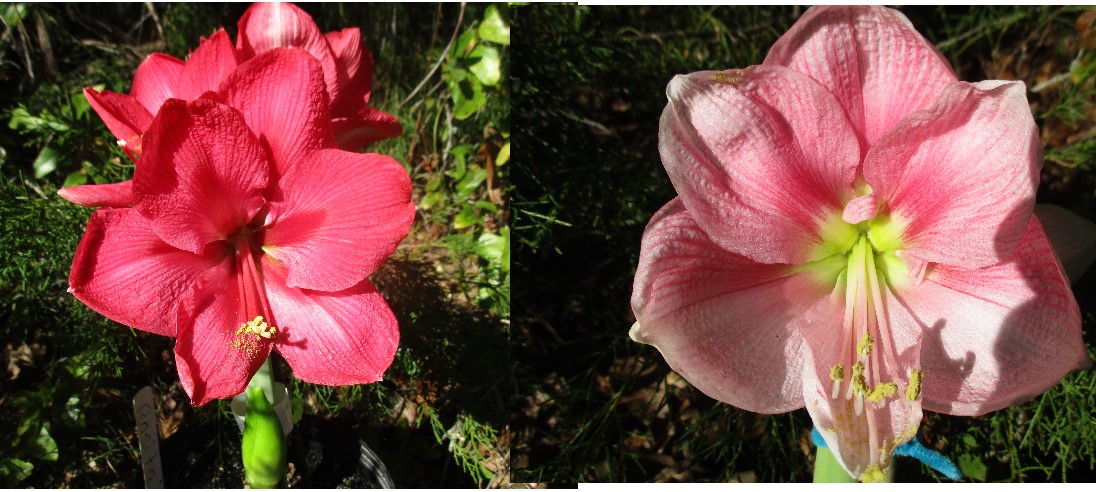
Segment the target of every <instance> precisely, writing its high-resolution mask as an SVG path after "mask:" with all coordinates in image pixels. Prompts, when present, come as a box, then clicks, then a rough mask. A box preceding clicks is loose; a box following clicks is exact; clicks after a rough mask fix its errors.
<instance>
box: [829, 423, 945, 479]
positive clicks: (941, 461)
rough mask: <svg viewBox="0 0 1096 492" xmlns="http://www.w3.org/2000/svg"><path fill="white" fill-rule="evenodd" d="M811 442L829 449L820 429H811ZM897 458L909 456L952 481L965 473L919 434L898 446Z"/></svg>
mask: <svg viewBox="0 0 1096 492" xmlns="http://www.w3.org/2000/svg"><path fill="white" fill-rule="evenodd" d="M811 441H812V442H814V445H815V446H818V447H820V448H828V446H826V441H825V440H823V439H822V434H820V433H819V432H818V429H811ZM894 455H895V456H909V457H910V458H914V459H916V460H918V461H920V462H922V463H924V464H926V465H928V467H929V468H932V469H933V470H936V471H938V472H940V473H941V474H943V475H944V476H945V477H948V478H950V479H952V480H962V479H963V473H962V472H960V471H959V467H957V466H955V463H952V462H951V460H949V459H947V457H945V456H944V455H942V454H940V453H938V452H936V451H934V450H931V449H929V448H926V447H925V445H924V444H921V433H920V432H918V433H917V434H916V435H915V436H913V439H911V440H910V441H909V442H907V443H905V444H903V445H901V446H898V448H897V449H895V450H894Z"/></svg>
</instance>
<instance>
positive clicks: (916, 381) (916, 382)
mask: <svg viewBox="0 0 1096 492" xmlns="http://www.w3.org/2000/svg"><path fill="white" fill-rule="evenodd" d="M924 376H925V373H924V372H923V371H919V370H917V369H910V385H909V386H908V387H906V399H907V400H909V401H917V397H919V396H921V378H923V377H924Z"/></svg>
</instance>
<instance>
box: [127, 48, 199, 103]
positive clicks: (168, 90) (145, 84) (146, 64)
mask: <svg viewBox="0 0 1096 492" xmlns="http://www.w3.org/2000/svg"><path fill="white" fill-rule="evenodd" d="M184 66H185V63H184V62H183V61H182V60H180V59H178V58H175V57H174V56H170V55H165V54H163V53H153V54H151V55H148V58H145V61H143V62H141V66H139V67H137V73H136V74H135V75H134V76H133V87H131V88H130V89H129V95H131V96H133V97H134V98H136V99H137V101H139V102H140V103H141V105H142V106H144V107H145V109H147V110H148V112H149V113H150V114H156V112H157V111H159V110H160V106H161V105H162V104H164V101H166V100H168V98H171V97H175V87H176V86H178V85H179V75H180V74H181V73H183V67H184Z"/></svg>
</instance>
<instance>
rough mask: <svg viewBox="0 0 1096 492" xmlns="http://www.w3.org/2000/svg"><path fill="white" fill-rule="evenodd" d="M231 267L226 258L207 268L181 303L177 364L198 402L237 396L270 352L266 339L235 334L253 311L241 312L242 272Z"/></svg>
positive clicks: (269, 344)
mask: <svg viewBox="0 0 1096 492" xmlns="http://www.w3.org/2000/svg"><path fill="white" fill-rule="evenodd" d="M233 265H234V263H233V262H231V261H225V262H223V263H222V264H221V265H219V266H218V267H217V268H216V269H213V270H210V271H209V272H207V273H206V275H204V276H203V277H202V278H201V279H199V280H198V281H196V282H195V283H194V286H193V288H192V289H191V290H190V291H189V292H188V293H187V294H186V295H185V296H184V297H183V300H182V302H181V303H180V306H179V311H178V316H179V338H178V340H177V342H176V344H175V363H176V366H177V368H178V370H179V381H180V382H182V384H183V389H185V390H186V393H187V394H188V395H190V399H191V400H192V401H193V402H194V404H195V405H197V406H201V405H205V404H206V403H208V402H210V401H212V400H216V399H219V398H231V397H233V396H235V395H238V394H240V392H242V391H243V390H244V388H246V387H247V383H248V381H250V380H251V377H252V376H253V375H254V374H255V372H256V371H258V370H259V366H261V365H262V364H263V362H264V361H265V360H266V359H267V357H268V356H269V355H270V349H271V346H272V343H271V340H270V339H267V338H263V337H260V336H258V335H255V334H253V333H247V332H245V333H237V330H238V329H239V328H240V327H241V326H242V325H243V324H244V323H246V322H248V321H250V320H252V319H254V318H255V316H256V315H257V313H244V312H241V309H240V304H241V303H240V297H241V292H240V288H239V284H238V283H237V276H238V275H239V274H240V273H239V272H236V271H235V270H234V267H233Z"/></svg>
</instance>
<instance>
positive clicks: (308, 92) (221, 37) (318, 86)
mask: <svg viewBox="0 0 1096 492" xmlns="http://www.w3.org/2000/svg"><path fill="white" fill-rule="evenodd" d="M166 58H170V57H156V56H154V57H150V58H149V60H147V61H146V62H145V64H143V65H142V66H141V68H139V69H138V70H137V76H136V77H135V79H134V84H133V87H134V90H133V91H132V92H133V93H132V94H130V95H125V94H117V93H113V92H110V91H103V92H98V93H97V92H95V91H93V90H90V89H86V90H85V91H84V94H85V95H87V97H88V101H90V102H91V104H92V107H94V108H96V109H97V111H98V112H99V114H100V115H101V116H102V117H103V121H104V122H106V124H107V127H108V128H110V129H111V132H113V133H114V135H115V136H118V137H119V138H120V139H121V140H122V141H123V142H122V145H123V146H124V147H125V148H127V149H128V150H130V151H132V152H141V151H142V147H144V144H143V139H142V137H141V134H143V133H144V132H145V129H146V128H148V125H149V124H150V123H151V121H152V118H153V115H155V114H156V113H157V112H158V111H159V110H160V106H161V105H163V101H164V100H166V99H167V98H168V97H173V98H177V99H184V100H190V99H192V98H195V97H198V96H199V95H202V94H203V93H204V94H205V95H206V96H207V97H208V98H212V99H216V100H218V101H220V102H222V103H224V104H227V105H229V106H232V107H234V108H236V109H238V110H240V111H241V112H242V113H243V115H244V119H245V121H246V122H247V125H248V127H249V128H250V129H251V131H252V132H253V133H254V134H255V136H256V137H258V138H259V140H261V141H265V142H267V144H268V145H270V146H271V147H272V150H274V151H275V152H274V155H273V159H275V164H276V165H275V171H276V172H277V170H280V169H282V168H283V167H285V166H286V165H287V164H286V163H285V162H283V161H284V160H285V159H288V158H290V157H292V156H284V155H282V154H283V152H282V151H283V150H286V151H292V150H293V149H292V148H289V149H283V147H285V146H287V145H290V144H289V143H287V141H286V139H287V138H288V136H289V135H296V134H297V133H300V132H304V133H303V135H304V136H303V137H302V138H308V139H311V142H310V145H314V146H315V147H314V148H326V147H333V146H334V142H335V138H334V136H333V135H332V131H331V122H330V116H329V113H328V111H327V108H328V98H327V95H326V94H325V92H324V80H323V70H322V69H321V68H320V64H319V62H318V61H317V60H316V59H315V58H313V57H312V56H310V55H309V54H308V53H306V52H305V51H304V50H300V49H291V48H282V49H278V50H274V51H269V52H267V53H264V54H263V55H261V56H257V57H255V58H253V59H251V60H248V61H247V62H246V63H244V64H242V65H240V66H238V67H237V66H236V64H235V63H236V62H235V58H234V56H233V55H232V46H231V44H229V43H228V36H227V35H225V34H224V32H219V33H217V34H214V35H213V36H212V37H211V38H210V39H209V40H206V41H203V43H202V45H201V46H200V47H199V48H198V50H196V51H195V52H194V54H193V55H192V56H191V57H190V60H189V61H188V62H187V64H186V66H184V67H181V71H180V74H179V77H178V80H179V81H181V83H180V84H179V85H178V86H177V87H176V89H174V90H172V91H166V90H165V87H166V86H163V85H160V86H157V87H158V88H156V89H153V88H151V87H153V86H154V85H155V84H153V83H152V82H147V80H149V78H154V76H153V75H149V73H150V72H148V71H145V70H144V69H145V68H146V67H148V66H150V64H153V65H156V66H160V65H159V64H161V63H163V65H162V66H163V67H167V66H170V63H169V62H167V61H165V60H166ZM229 66H231V68H229ZM192 69H193V72H192ZM151 73H153V74H155V73H157V72H156V71H153V72H151ZM199 73H205V74H207V75H208V74H214V73H220V74H226V75H215V76H212V75H211V76H209V77H207V78H204V79H203V78H201V77H200V76H199ZM213 80H219V81H220V82H219V84H220V85H219V86H217V87H218V89H217V91H216V92H210V91H206V90H205V89H204V88H205V87H206V86H207V85H208V84H210V83H212V82H211V81H213ZM122 135H130V136H127V137H122ZM132 185H133V182H132V181H123V182H121V183H113V184H106V185H80V186H72V187H69V188H65V189H62V190H60V191H59V192H58V194H59V195H61V197H62V198H64V199H66V200H68V201H70V202H72V203H75V204H77V205H83V206H85V207H104V206H105V207H127V206H132V205H133V204H134V203H135V202H134V197H133V189H132Z"/></svg>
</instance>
